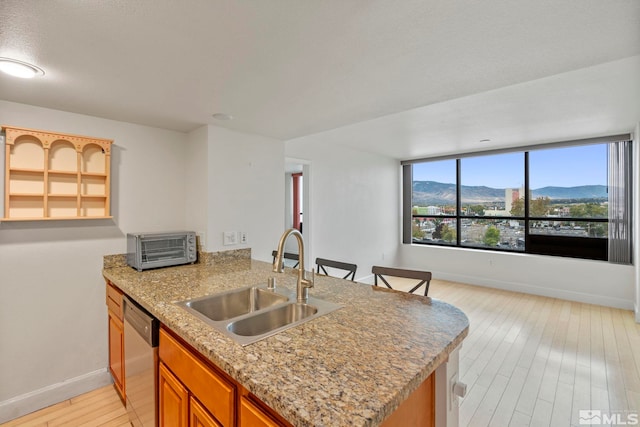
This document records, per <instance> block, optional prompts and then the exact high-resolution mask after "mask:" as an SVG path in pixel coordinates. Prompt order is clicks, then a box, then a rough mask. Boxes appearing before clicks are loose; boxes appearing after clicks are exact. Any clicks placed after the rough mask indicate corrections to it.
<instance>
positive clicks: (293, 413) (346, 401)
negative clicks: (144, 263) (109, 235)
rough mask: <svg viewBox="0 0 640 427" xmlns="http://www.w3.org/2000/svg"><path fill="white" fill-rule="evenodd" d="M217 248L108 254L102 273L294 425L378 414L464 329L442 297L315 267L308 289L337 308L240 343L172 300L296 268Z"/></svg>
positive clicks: (428, 372) (291, 281)
mask: <svg viewBox="0 0 640 427" xmlns="http://www.w3.org/2000/svg"><path fill="white" fill-rule="evenodd" d="M215 255H216V256H214V257H212V259H208V260H207V259H205V260H203V261H201V263H198V264H194V265H186V266H180V267H172V268H164V269H157V270H149V271H145V272H137V271H135V270H134V269H132V268H131V267H128V266H126V265H123V263H122V262H118V256H108V257H105V267H104V270H103V275H104V277H105V279H106V280H107V281H108V282H110V283H112V284H113V285H115V286H116V287H118V288H119V289H120V290H122V292H124V293H125V294H126V295H128V296H129V297H130V298H132V299H133V300H135V301H137V302H138V303H139V304H140V305H142V306H143V307H144V308H145V309H147V310H148V311H149V312H150V313H151V314H153V315H154V316H155V317H157V318H158V319H159V321H160V322H161V324H162V325H163V328H165V330H169V331H170V332H171V335H173V336H175V337H177V338H179V339H181V340H183V341H184V342H185V343H186V344H188V345H189V346H191V347H193V349H195V350H197V352H198V353H200V355H202V356H203V357H204V358H205V359H206V360H208V361H209V362H210V363H212V364H213V365H215V366H216V367H217V368H219V369H220V370H221V371H223V372H224V373H225V375H228V377H230V378H232V379H233V380H234V381H235V382H237V384H239V385H240V386H241V387H243V388H245V389H246V390H248V391H249V392H250V393H252V394H253V395H255V396H256V397H257V398H258V399H260V401H262V402H264V403H265V404H266V405H268V406H269V407H270V408H271V409H273V411H275V412H276V413H277V414H279V415H280V416H282V417H283V418H284V419H285V420H287V421H288V422H289V423H291V424H292V425H296V426H376V425H381V424H383V422H384V421H385V419H387V418H388V417H389V416H390V415H391V414H392V413H394V412H395V411H396V410H397V409H398V408H399V407H400V406H401V404H402V403H403V402H405V401H406V400H407V398H408V397H409V396H410V395H412V393H414V391H416V390H417V389H418V388H420V387H421V386H422V385H423V384H424V383H425V382H426V380H427V379H429V378H430V377H431V378H434V377H435V375H432V374H434V372H435V370H436V368H438V367H439V366H440V365H442V364H443V363H445V362H447V360H448V357H449V355H450V354H451V353H452V352H453V351H455V350H456V349H457V348H458V347H459V346H460V344H461V343H462V340H463V339H464V338H465V337H466V335H467V333H468V327H469V323H468V319H467V317H466V316H465V315H464V313H462V312H461V311H460V310H458V309H457V308H455V307H453V306H451V305H449V304H446V303H444V302H440V301H437V300H434V299H431V298H425V297H420V296H415V295H410V294H406V293H403V292H396V291H388V290H385V289H382V288H375V287H372V286H369V285H366V284H359V283H353V282H349V281H346V280H342V279H336V278H331V277H326V276H319V275H316V278H315V287H314V288H312V289H310V294H311V295H312V296H314V297H316V298H320V299H324V300H326V301H331V302H334V303H338V304H340V305H341V306H342V308H340V309H339V310H337V311H334V312H332V313H329V314H327V315H325V316H322V317H319V318H316V319H313V320H312V321H309V322H307V323H304V324H302V325H299V326H297V327H293V328H290V329H288V330H285V331H282V332H280V333H278V334H277V335H274V336H272V337H269V338H266V339H264V340H261V341H258V342H256V343H253V344H250V345H248V346H244V347H243V346H241V345H240V344H237V343H236V342H234V341H233V340H232V339H230V338H228V337H227V336H225V335H223V334H221V333H219V332H217V331H216V330H215V329H214V328H212V327H211V326H209V325H207V324H206V323H204V322H203V321H201V320H199V319H198V318H196V317H195V316H193V315H191V314H189V313H188V312H187V311H186V310H184V309H183V308H181V307H179V306H178V305H176V304H175V302H178V301H182V300H185V299H189V298H195V297H199V296H203V295H210V294H214V293H217V292H223V291H227V290H230V289H234V288H239V287H242V286H248V285H256V284H266V282H267V278H269V277H276V281H277V285H278V287H280V288H287V289H289V290H292V291H293V290H295V284H296V275H295V274H293V273H294V272H292V271H291V270H287V271H285V272H284V273H273V272H272V271H271V264H269V263H265V262H261V261H256V260H251V259H250V251H234V252H232V253H229V254H227V253H224V252H222V253H219V254H215ZM161 346H162V341H161ZM455 356H456V358H457V354H456V355H455ZM161 357H162V351H161ZM443 366H444V365H443ZM435 387H436V389H437V388H438V387H441V385H440V384H438V383H436V386H435ZM436 393H437V391H436ZM432 410H436V409H432ZM232 417H233V416H232ZM233 419H234V420H237V418H233ZM234 422H237V421H234Z"/></svg>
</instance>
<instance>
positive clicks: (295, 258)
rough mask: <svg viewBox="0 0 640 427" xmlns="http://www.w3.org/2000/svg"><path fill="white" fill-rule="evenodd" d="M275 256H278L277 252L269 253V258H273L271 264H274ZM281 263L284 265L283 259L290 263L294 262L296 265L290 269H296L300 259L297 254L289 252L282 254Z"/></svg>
mask: <svg viewBox="0 0 640 427" xmlns="http://www.w3.org/2000/svg"><path fill="white" fill-rule="evenodd" d="M276 255H278V251H273V252H271V256H272V257H273V261H272V263H275V262H276ZM282 258H283V259H282V263H283V264H284V260H285V259H289V260H292V261H295V262H296V263H295V264H294V265H293V267H291V268H297V267H298V264H300V257H299V256H298V254H293V253H291V252H285V253H283V254H282Z"/></svg>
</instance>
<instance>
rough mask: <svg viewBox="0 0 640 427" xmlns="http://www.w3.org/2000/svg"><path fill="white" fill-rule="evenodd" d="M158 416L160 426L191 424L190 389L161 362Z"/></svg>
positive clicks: (185, 425)
mask: <svg viewBox="0 0 640 427" xmlns="http://www.w3.org/2000/svg"><path fill="white" fill-rule="evenodd" d="M158 376H159V378H158V388H159V393H158V399H159V401H158V412H159V414H158V418H159V426H160V427H187V426H188V425H189V391H188V390H187V389H186V388H185V387H184V386H183V385H182V383H181V382H180V381H178V379H177V378H176V377H174V376H173V374H172V373H171V372H170V371H169V369H167V367H166V366H164V364H163V363H160V368H159V373H158Z"/></svg>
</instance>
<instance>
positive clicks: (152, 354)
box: [124, 296, 159, 427]
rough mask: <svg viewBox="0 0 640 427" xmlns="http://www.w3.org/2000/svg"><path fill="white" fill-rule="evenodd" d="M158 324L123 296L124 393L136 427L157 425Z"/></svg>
mask: <svg viewBox="0 0 640 427" xmlns="http://www.w3.org/2000/svg"><path fill="white" fill-rule="evenodd" d="M158 327H159V322H158V319H156V318H154V317H153V316H152V315H151V314H149V313H148V312H147V311H146V310H145V309H144V308H142V307H140V306H139V305H138V304H137V303H135V302H134V301H132V300H131V299H129V298H127V297H126V296H125V297H124V364H125V365H124V377H125V380H124V383H125V395H126V399H127V413H128V414H129V421H131V424H132V425H133V426H135V427H137V426H144V427H154V426H156V425H157V420H158V416H157V414H158V403H157V402H158V399H157V391H156V390H157V387H156V381H157V378H158Z"/></svg>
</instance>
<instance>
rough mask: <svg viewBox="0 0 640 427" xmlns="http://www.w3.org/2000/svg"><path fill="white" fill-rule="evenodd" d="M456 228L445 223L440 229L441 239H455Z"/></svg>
mask: <svg viewBox="0 0 640 427" xmlns="http://www.w3.org/2000/svg"><path fill="white" fill-rule="evenodd" d="M456 237H457V236H456V230H455V228H451V227H449V226H448V225H445V226H444V228H443V231H442V239H443V240H444V241H446V242H454V241H455V240H456Z"/></svg>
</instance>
